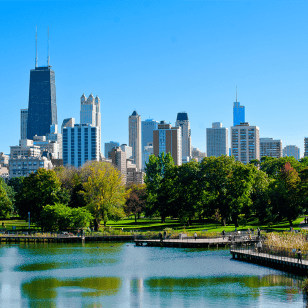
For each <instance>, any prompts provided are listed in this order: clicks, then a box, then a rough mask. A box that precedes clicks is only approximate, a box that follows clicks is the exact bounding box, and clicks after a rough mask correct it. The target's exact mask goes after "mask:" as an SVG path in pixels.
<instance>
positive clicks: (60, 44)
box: [0, 0, 308, 153]
mask: <svg viewBox="0 0 308 308" xmlns="http://www.w3.org/2000/svg"><path fill="white" fill-rule="evenodd" d="M0 10H1V12H2V15H3V16H2V18H1V19H0V46H1V48H0V61H1V65H0V67H1V74H0V85H1V96H2V97H1V102H0V104H1V108H0V110H1V113H0V132H1V133H0V151H3V152H5V153H9V146H10V145H17V144H18V140H19V138H20V109H22V108H27V106H28V93H29V73H30V69H33V68H34V64H35V27H36V26H37V27H38V64H39V65H46V63H47V27H48V26H49V29H50V57H51V62H50V63H51V65H52V67H53V69H54V70H55V74H56V90H57V106H58V122H59V124H60V125H61V123H62V120H63V119H64V118H68V117H74V118H76V122H77V123H79V111H80V96H81V95H82V94H83V93H85V95H86V96H88V95H89V94H90V93H93V95H98V96H99V97H100V99H101V111H102V144H104V143H105V142H108V141H111V140H113V141H118V142H120V143H128V116H129V115H130V114H131V113H132V112H133V110H137V112H138V113H139V114H140V115H141V117H142V120H145V119H148V118H149V117H150V118H154V119H155V120H158V121H160V120H165V121H167V122H171V123H172V124H173V125H174V123H175V120H176V115H177V112H181V111H186V112H187V113H188V116H189V119H190V122H191V130H192V144H193V146H195V147H198V148H200V149H201V150H203V151H205V150H206V128H207V127H211V124H212V122H222V123H223V125H224V126H225V127H228V128H230V126H231V125H232V106H233V102H234V101H235V89H236V86H237V88H238V101H240V102H241V104H242V105H244V106H245V108H246V121H248V122H249V123H250V124H251V125H257V126H259V128H260V137H272V138H275V139H282V142H283V146H286V145H289V144H295V145H297V146H299V147H300V148H301V150H302V151H303V143H304V141H303V140H304V137H306V136H308V127H307V112H308V104H307V98H308V93H307V92H308V87H307V84H308V74H307V71H308V58H307V54H308V31H307V29H308V18H307V16H308V2H306V1H257V0H256V1H180V0H177V1H168V0H164V1H156V0H155V1H154V0H153V1H149V0H147V1H95V2H91V1H84V2H78V1H32V2H28V1H7V2H6V1H0ZM102 151H103V149H102Z"/></svg>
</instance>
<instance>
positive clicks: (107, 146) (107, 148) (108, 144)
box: [105, 141, 120, 158]
mask: <svg viewBox="0 0 308 308" xmlns="http://www.w3.org/2000/svg"><path fill="white" fill-rule="evenodd" d="M119 145H120V143H119V142H117V141H110V142H105V158H109V152H110V151H111V150H113V149H115V148H117V147H118V146H119Z"/></svg>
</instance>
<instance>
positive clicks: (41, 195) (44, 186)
mask: <svg viewBox="0 0 308 308" xmlns="http://www.w3.org/2000/svg"><path fill="white" fill-rule="evenodd" d="M62 201H63V200H62V190H61V182H60V181H59V179H58V177H57V175H56V173H55V172H54V171H53V170H45V169H43V168H40V169H38V170H37V172H35V173H31V174H30V175H29V176H28V177H25V178H24V179H23V181H22V188H21V190H20V191H19V192H18V194H17V196H16V205H17V208H18V212H19V215H20V216H21V217H23V218H24V219H26V218H27V217H28V212H30V213H31V220H32V221H33V222H34V223H39V221H40V214H41V210H42V209H43V207H44V206H46V205H48V204H49V205H53V204H54V203H56V202H62Z"/></svg>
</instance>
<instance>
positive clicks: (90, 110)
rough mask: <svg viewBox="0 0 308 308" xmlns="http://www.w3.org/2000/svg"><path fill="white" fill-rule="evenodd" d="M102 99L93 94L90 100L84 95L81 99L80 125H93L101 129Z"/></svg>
mask: <svg viewBox="0 0 308 308" xmlns="http://www.w3.org/2000/svg"><path fill="white" fill-rule="evenodd" d="M100 102H101V101H100V99H99V97H98V96H96V97H95V98H94V96H93V95H92V93H91V94H90V95H89V97H88V98H86V96H85V95H84V94H82V96H81V98H80V124H91V125H92V126H93V127H94V126H99V127H101V111H100Z"/></svg>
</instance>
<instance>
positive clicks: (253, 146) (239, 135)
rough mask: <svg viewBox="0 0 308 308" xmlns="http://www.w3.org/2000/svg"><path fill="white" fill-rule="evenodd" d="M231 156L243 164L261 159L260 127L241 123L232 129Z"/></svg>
mask: <svg viewBox="0 0 308 308" xmlns="http://www.w3.org/2000/svg"><path fill="white" fill-rule="evenodd" d="M231 154H232V155H233V156H234V158H235V160H238V161H240V162H242V163H243V164H247V163H249V162H250V161H251V160H252V159H260V140H259V127H258V126H250V125H249V123H241V124H240V125H235V126H232V127H231Z"/></svg>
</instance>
